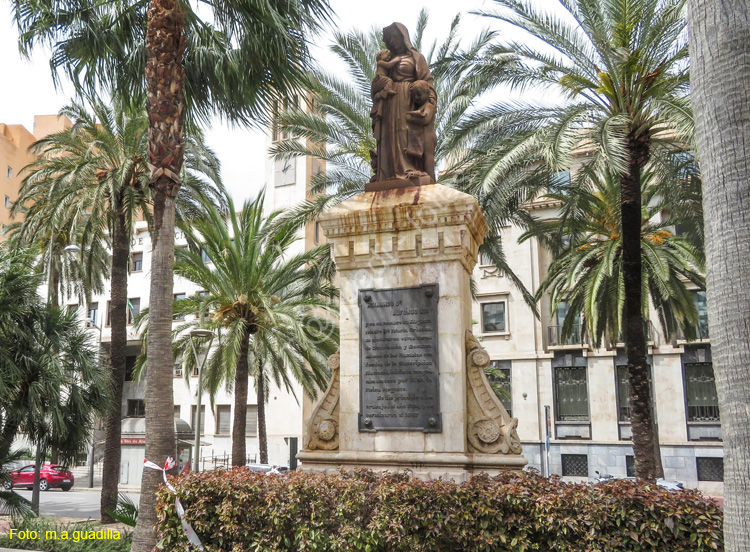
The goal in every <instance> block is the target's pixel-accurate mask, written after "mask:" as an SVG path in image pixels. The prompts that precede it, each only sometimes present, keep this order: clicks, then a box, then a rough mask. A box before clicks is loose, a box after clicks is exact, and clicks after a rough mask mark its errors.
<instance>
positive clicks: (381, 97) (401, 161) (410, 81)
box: [365, 23, 437, 191]
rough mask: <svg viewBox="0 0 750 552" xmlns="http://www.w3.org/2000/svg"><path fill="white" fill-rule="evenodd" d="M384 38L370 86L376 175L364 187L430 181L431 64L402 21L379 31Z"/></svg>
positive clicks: (432, 125)
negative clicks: (414, 43)
mask: <svg viewBox="0 0 750 552" xmlns="http://www.w3.org/2000/svg"><path fill="white" fill-rule="evenodd" d="M383 42H384V43H385V46H386V49H384V50H381V51H380V52H379V53H378V55H377V59H376V63H377V69H376V71H375V78H374V79H373V80H372V85H371V94H372V111H371V112H370V117H371V118H372V130H373V133H374V134H375V141H376V143H377V150H370V158H371V165H372V168H373V171H374V172H375V174H374V175H373V177H372V179H371V181H370V183H369V184H367V185H366V186H365V191H379V190H389V189H393V188H405V187H409V186H422V185H425V184H434V183H435V146H436V145H437V134H435V111H436V109H437V94H436V93H435V87H434V85H433V78H432V73H430V67H429V65H428V64H427V61H426V60H425V57H424V56H423V55H422V54H420V53H419V52H418V51H417V50H416V49H415V48H414V46H412V44H411V39H410V38H409V31H407V30H406V27H405V26H404V25H402V24H401V23H393V24H391V25H388V26H387V27H385V28H384V29H383Z"/></svg>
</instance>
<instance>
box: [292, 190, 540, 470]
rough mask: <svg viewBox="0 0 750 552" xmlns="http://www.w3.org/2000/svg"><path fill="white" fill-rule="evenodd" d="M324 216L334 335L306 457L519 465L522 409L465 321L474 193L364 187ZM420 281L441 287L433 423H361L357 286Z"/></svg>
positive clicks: (477, 235) (479, 224) (322, 461)
mask: <svg viewBox="0 0 750 552" xmlns="http://www.w3.org/2000/svg"><path fill="white" fill-rule="evenodd" d="M320 224H321V226H322V228H323V229H324V231H325V234H326V237H327V238H328V240H329V242H330V243H331V244H332V249H333V255H334V258H335V261H336V264H337V267H338V270H339V278H340V282H341V313H340V326H341V347H340V351H339V354H337V355H334V357H332V358H331V368H332V371H333V377H332V381H331V384H330V386H329V388H328V389H327V390H326V393H325V394H324V395H323V396H322V397H321V399H320V401H319V402H318V404H317V405H316V406H315V407H314V409H313V411H312V413H311V415H310V416H309V419H308V422H307V424H306V426H307V427H306V434H305V437H304V443H303V444H304V447H303V450H302V452H300V454H299V455H298V458H299V459H300V460H301V462H302V469H304V470H312V471H323V472H329V471H338V470H339V469H340V468H341V467H344V468H348V467H351V468H353V467H366V468H371V469H373V470H376V471H382V470H390V471H398V470H403V469H407V470H411V471H412V472H413V473H414V475H416V476H418V477H425V478H436V477H446V478H452V479H455V480H464V479H465V478H467V477H468V476H469V475H471V474H473V473H478V472H488V473H491V474H492V473H497V471H498V470H500V469H504V468H505V469H507V468H510V469H520V468H522V467H523V466H524V465H525V464H526V459H525V458H524V457H523V456H522V455H521V445H520V441H519V439H518V435H517V433H516V426H517V424H518V420H516V419H513V418H510V417H509V416H508V414H507V412H506V411H505V409H504V408H503V406H502V404H501V403H500V401H498V400H497V398H496V397H495V395H494V393H493V392H492V390H491V388H490V386H489V383H488V382H487V379H486V377H485V375H484V367H485V366H486V365H487V364H488V363H489V356H488V355H487V353H486V352H484V350H483V349H481V347H480V346H479V343H478V342H477V341H476V340H475V339H474V338H473V336H472V335H471V333H470V332H469V329H470V328H471V294H470V285H469V281H470V275H471V271H472V270H473V268H474V265H475V264H476V261H477V250H478V247H479V245H480V244H481V243H482V241H483V240H484V236H485V235H486V233H487V230H488V228H487V223H486V221H485V220H484V216H483V215H482V213H481V211H480V209H479V206H478V204H477V202H476V200H475V199H474V198H473V197H471V196H469V195H467V194H464V193H461V192H459V191H456V190H454V189H452V188H447V187H445V186H442V185H440V184H433V185H428V186H418V187H409V188H402V189H394V190H385V191H376V192H365V193H362V194H359V195H357V196H356V197H354V198H352V199H350V200H348V201H346V202H344V203H342V204H341V205H339V206H337V207H335V208H334V209H332V210H330V211H329V212H327V213H325V214H323V215H322V216H321V217H320ZM426 284H437V288H436V289H437V292H438V298H437V326H436V327H435V328H434V334H436V338H437V351H436V354H437V359H438V360H437V365H438V366H437V373H438V382H437V383H438V385H437V392H438V395H439V397H438V399H439V410H440V417H439V424H438V425H436V426H434V427H433V429H432V430H431V429H429V428H424V429H422V430H418V429H414V430H412V429H409V430H384V429H381V430H378V431H368V430H367V428H368V427H371V426H368V425H366V424H369V423H371V422H370V421H369V420H368V421H367V422H365V423H363V422H362V420H361V419H360V412H361V409H360V400H361V393H360V391H361V390H360V383H361V382H360V373H361V372H360V351H361V345H362V343H360V338H361V337H363V338H364V336H363V333H361V332H360V290H383V289H394V288H415V287H417V286H424V285H426ZM428 287H429V286H428ZM430 289H434V287H431V288H430ZM367 300H369V299H367ZM420 392H421V391H420ZM424 392H427V391H424ZM430 423H431V424H432V423H433V422H432V419H431V422H430ZM435 428H437V430H435Z"/></svg>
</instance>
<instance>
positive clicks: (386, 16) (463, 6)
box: [0, 0, 549, 203]
mask: <svg viewBox="0 0 750 552" xmlns="http://www.w3.org/2000/svg"><path fill="white" fill-rule="evenodd" d="M545 1H549V0H545ZM3 5H4V6H5V8H6V9H5V10H4V12H3V13H0V122H2V123H7V124H22V125H24V126H25V127H26V128H27V129H29V130H32V129H33V122H34V115H47V114H53V113H57V112H58V111H59V110H60V108H61V107H63V106H64V105H65V104H66V103H68V101H69V99H70V98H71V97H72V89H71V87H69V86H68V87H65V86H64V87H63V89H62V90H60V91H56V90H55V88H54V86H53V84H52V77H51V74H50V69H49V62H48V60H49V57H48V54H47V53H46V52H44V51H42V50H38V51H37V52H36V54H35V55H34V57H33V59H32V60H30V61H28V60H25V59H22V58H21V56H20V54H19V53H18V45H17V37H18V34H17V33H16V30H15V28H14V26H13V24H12V21H11V14H10V8H9V6H8V5H7V4H5V3H4V4H3ZM331 5H332V7H333V9H334V11H335V12H336V17H335V26H336V27H337V28H338V29H340V30H342V31H348V30H350V29H360V30H363V31H367V30H369V29H371V28H372V27H378V28H382V27H384V26H386V25H389V24H390V23H392V22H394V21H399V22H401V23H403V24H405V25H406V26H407V28H408V29H409V30H410V32H412V33H413V32H414V25H415V23H416V20H417V15H418V14H419V11H420V9H421V8H422V7H423V6H425V5H427V6H428V9H429V12H430V24H429V25H428V27H427V35H428V36H427V38H428V39H430V40H431V39H433V38H442V37H444V36H445V35H446V33H447V29H448V28H449V25H450V22H451V20H452V19H453V17H454V16H455V14H456V13H457V12H458V11H459V10H460V11H462V12H463V16H462V25H461V29H462V30H463V35H464V36H465V37H466V38H467V39H470V38H472V37H474V36H475V35H476V34H477V33H478V32H479V30H480V29H482V28H484V27H487V26H494V25H495V22H494V21H493V20H490V19H486V18H479V17H477V16H474V15H470V14H469V13H468V12H469V11H472V10H476V9H480V8H485V9H493V8H494V6H495V4H494V2H492V1H491V0H466V1H465V2H461V3H458V2H454V1H448V0H436V1H432V2H424V1H423V0H369V1H367V2H365V1H362V0H331ZM328 44H330V34H329V33H325V34H323V35H321V36H320V37H318V39H317V40H316V46H317V47H316V48H315V49H314V51H313V55H314V56H315V58H316V60H317V61H318V62H319V63H321V65H323V66H325V67H335V68H336V69H337V70H340V71H344V70H345V69H344V68H343V66H342V65H339V64H338V63H337V61H338V60H337V59H336V58H335V57H334V56H333V54H331V53H330V52H328V51H327V46H328ZM206 135H207V141H208V144H209V145H210V146H211V147H212V148H213V149H214V150H215V151H216V153H217V155H218V156H219V159H220V160H221V163H222V174H223V178H224V182H225V184H226V186H227V187H228V188H229V190H230V191H231V193H232V195H233V196H234V198H235V200H236V202H238V203H239V202H241V201H242V200H243V199H244V198H246V197H248V196H254V195H255V194H256V193H257V191H258V190H259V189H260V187H261V186H262V185H263V179H264V166H265V141H264V137H263V135H262V133H260V132H258V131H250V130H246V129H241V128H234V129H232V128H228V127H227V126H226V125H223V124H220V123H218V122H217V123H215V124H214V126H213V127H212V128H211V129H207V131H206Z"/></svg>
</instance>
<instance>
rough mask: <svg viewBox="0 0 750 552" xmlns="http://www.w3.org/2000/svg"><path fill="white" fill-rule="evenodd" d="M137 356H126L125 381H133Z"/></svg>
mask: <svg viewBox="0 0 750 552" xmlns="http://www.w3.org/2000/svg"><path fill="white" fill-rule="evenodd" d="M137 359H138V357H136V356H126V357H125V381H133V372H134V371H135V361H136V360H137Z"/></svg>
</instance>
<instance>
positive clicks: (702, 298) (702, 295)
mask: <svg viewBox="0 0 750 552" xmlns="http://www.w3.org/2000/svg"><path fill="white" fill-rule="evenodd" d="M693 304H694V305H695V310H696V311H697V312H698V327H697V328H695V336H696V337H697V338H698V339H708V305H707V304H706V292H705V291H694V292H693Z"/></svg>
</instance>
